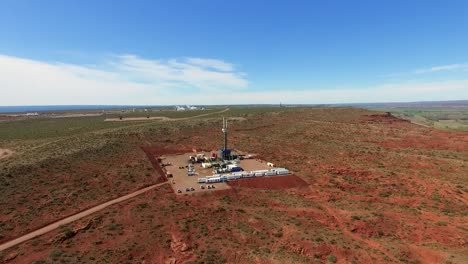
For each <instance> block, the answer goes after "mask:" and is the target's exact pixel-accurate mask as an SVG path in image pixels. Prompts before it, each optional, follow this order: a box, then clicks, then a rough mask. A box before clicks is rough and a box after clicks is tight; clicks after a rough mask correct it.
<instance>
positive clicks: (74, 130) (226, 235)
mask: <svg viewBox="0 0 468 264" xmlns="http://www.w3.org/2000/svg"><path fill="white" fill-rule="evenodd" d="M223 109H224V108H218V109H210V110H208V111H209V112H207V113H210V114H209V115H204V116H200V113H194V112H186V113H180V112H178V113H177V112H173V113H171V114H170V115H163V114H162V113H161V114H159V113H158V114H154V115H152V116H167V117H169V118H172V119H177V118H181V119H180V120H172V121H171V122H167V121H164V120H157V119H150V118H148V120H141V121H129V122H104V120H105V118H108V117H106V116H85V117H69V118H67V117H63V118H28V119H24V120H7V121H3V122H0V148H2V149H9V150H12V151H13V154H12V155H9V156H8V157H7V158H3V159H1V160H0V212H1V213H0V243H4V242H6V241H9V240H11V239H13V238H15V237H18V236H20V235H23V234H26V233H28V232H31V231H33V230H36V229H38V228H40V227H42V226H45V225H47V224H49V223H51V222H53V221H56V220H58V219H61V218H64V217H66V216H69V215H72V214H75V213H77V212H80V211H82V210H85V209H87V208H90V207H92V206H95V205H98V204H101V203H104V202H106V201H109V200H111V199H114V198H117V197H120V196H123V195H125V194H128V193H130V192H133V191H136V190H139V189H141V188H144V187H146V186H149V185H151V184H155V183H160V182H164V181H165V178H164V175H162V172H161V169H160V168H158V164H157V160H156V159H157V157H158V156H160V155H164V154H168V153H181V152H182V153H185V152H186V151H187V150H188V151H190V150H192V149H193V148H196V149H202V150H213V149H219V148H220V147H221V145H222V134H221V131H220V127H221V119H222V117H223V116H224V117H230V118H232V119H231V120H232V121H231V123H230V132H229V133H230V134H229V137H230V138H229V142H230V145H231V146H232V147H233V148H235V149H241V150H243V151H246V152H249V153H256V154H257V155H258V158H259V159H262V160H267V161H271V162H273V163H277V164H281V166H282V167H286V168H288V169H290V170H292V171H294V173H295V177H297V178H298V179H289V178H286V177H284V178H283V177H279V178H281V179H282V180H277V181H276V182H270V183H268V182H245V183H243V184H237V185H235V184H234V185H233V186H232V187H233V188H232V189H231V190H221V191H217V192H210V193H200V194H194V195H175V194H174V193H173V191H172V190H171V187H170V184H166V185H162V186H161V187H158V188H155V189H152V190H150V191H148V192H146V193H144V194H142V195H140V196H136V197H134V198H132V199H130V200H127V201H124V202H122V203H119V204H115V205H112V206H109V207H107V208H105V209H104V210H102V211H99V212H96V213H95V214H92V215H89V216H87V217H85V218H82V219H80V220H78V221H76V222H73V223H70V224H67V225H64V226H62V227H61V228H59V229H57V230H54V231H51V232H49V233H47V234H45V235H43V236H40V237H37V238H34V239H32V240H30V241H27V242H25V243H23V244H20V245H18V246H15V247H13V248H10V249H7V250H5V251H2V252H0V262H5V263H29V262H32V263H77V262H80V263H84V262H92V263H225V262H227V263H466V262H468V251H467V249H466V248H467V247H466V245H467V243H468V239H467V238H468V224H467V223H468V211H467V199H468V195H467V191H468V189H467V184H466V183H467V177H468V176H467V171H468V134H467V133H466V132H464V131H452V130H440V129H434V128H432V127H424V126H419V125H416V124H412V123H410V122H408V121H406V120H403V119H400V118H397V117H394V116H392V115H388V114H386V113H384V112H377V111H369V110H364V109H359V108H351V107H282V108H280V107H230V108H229V109H228V110H226V111H225V112H222V113H220V111H221V110H223ZM117 117H118V116H117ZM132 117H138V116H137V115H136V114H135V116H133V115H132ZM143 117H144V116H143ZM188 117H191V118H188ZM113 118H115V116H114V117H113ZM281 181H284V182H281ZM292 181H294V183H293V184H291V183H292Z"/></svg>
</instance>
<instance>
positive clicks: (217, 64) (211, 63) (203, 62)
mask: <svg viewBox="0 0 468 264" xmlns="http://www.w3.org/2000/svg"><path fill="white" fill-rule="evenodd" d="M187 62H188V63H190V64H194V65H198V66H202V67H206V68H213V69H215V70H218V71H232V70H233V69H234V66H233V65H232V64H230V63H226V62H224V61H221V60H214V59H200V58H188V59H187Z"/></svg>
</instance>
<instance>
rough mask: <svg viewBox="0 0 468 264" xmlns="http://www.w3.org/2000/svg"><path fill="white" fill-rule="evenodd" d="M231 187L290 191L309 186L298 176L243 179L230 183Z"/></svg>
mask: <svg viewBox="0 0 468 264" xmlns="http://www.w3.org/2000/svg"><path fill="white" fill-rule="evenodd" d="M228 184H229V185H230V186H231V187H247V188H264V189H275V190H279V189H289V188H295V187H301V186H307V185H308V183H307V182H306V181H304V180H303V179H301V178H299V177H298V176H296V175H294V174H293V175H287V176H273V177H262V178H251V179H241V180H237V181H230V182H228Z"/></svg>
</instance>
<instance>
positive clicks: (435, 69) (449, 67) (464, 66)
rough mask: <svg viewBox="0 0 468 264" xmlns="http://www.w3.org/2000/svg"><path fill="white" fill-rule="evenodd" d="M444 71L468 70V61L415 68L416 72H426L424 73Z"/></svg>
mask: <svg viewBox="0 0 468 264" xmlns="http://www.w3.org/2000/svg"><path fill="white" fill-rule="evenodd" d="M443 71H468V63H463V64H448V65H440V66H434V67H430V68H424V69H418V70H415V71H414V73H416V74H424V73H434V72H443Z"/></svg>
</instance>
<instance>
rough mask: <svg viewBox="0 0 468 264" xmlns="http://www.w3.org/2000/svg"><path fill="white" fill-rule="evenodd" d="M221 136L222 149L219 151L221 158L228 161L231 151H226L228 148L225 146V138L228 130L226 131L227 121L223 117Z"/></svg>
mask: <svg viewBox="0 0 468 264" xmlns="http://www.w3.org/2000/svg"><path fill="white" fill-rule="evenodd" d="M222 131H223V135H224V146H223V149H222V150H221V157H222V158H223V159H224V160H230V159H231V150H230V149H228V146H227V141H228V139H227V137H228V130H227V119H225V118H224V117H223V129H222Z"/></svg>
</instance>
